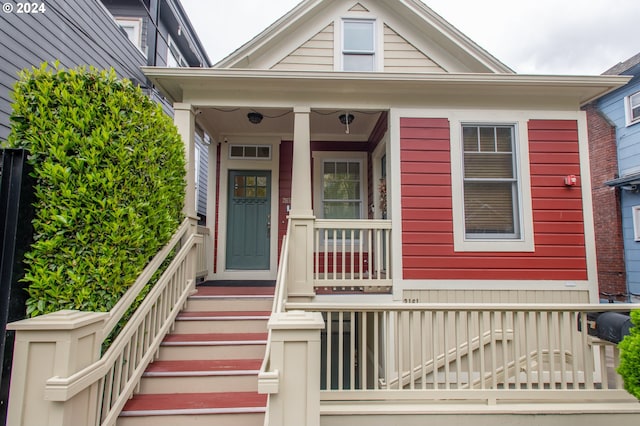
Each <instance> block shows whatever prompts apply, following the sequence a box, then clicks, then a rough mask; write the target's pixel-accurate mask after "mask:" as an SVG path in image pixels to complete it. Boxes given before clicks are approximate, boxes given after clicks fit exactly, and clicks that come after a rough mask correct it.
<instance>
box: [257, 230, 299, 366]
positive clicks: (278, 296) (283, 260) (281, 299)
mask: <svg viewBox="0 0 640 426" xmlns="http://www.w3.org/2000/svg"><path fill="white" fill-rule="evenodd" d="M290 232H291V220H289V221H288V224H287V232H286V233H285V235H284V237H283V239H282V248H281V249H280V261H279V262H278V273H277V275H276V287H275V291H274V295H273V304H272V306H271V315H272V316H273V315H274V314H279V313H281V312H283V310H284V307H285V303H286V298H287V282H286V280H287V269H288V265H289V233H290ZM270 354H271V330H269V334H268V337H267V346H266V348H265V352H264V359H263V360H262V365H261V366H260V372H259V373H258V377H259V378H261V379H274V378H277V375H278V372H277V371H276V372H269V371H268V368H269V360H270Z"/></svg>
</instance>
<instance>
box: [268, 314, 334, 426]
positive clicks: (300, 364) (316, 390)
mask: <svg viewBox="0 0 640 426" xmlns="http://www.w3.org/2000/svg"><path fill="white" fill-rule="evenodd" d="M323 328H324V321H323V320H322V315H321V314H320V313H319V312H303V311H291V312H283V313H280V314H276V315H273V316H272V317H271V319H270V320H269V329H270V330H271V352H270V362H269V365H270V370H271V371H272V372H277V380H276V384H275V385H274V383H273V380H271V381H270V383H269V384H267V386H265V387H264V389H261V392H262V393H269V394H270V395H269V410H268V413H267V416H268V417H267V422H265V424H267V425H269V426H319V425H320V330H322V329H323Z"/></svg>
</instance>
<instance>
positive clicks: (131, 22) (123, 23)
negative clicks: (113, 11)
mask: <svg viewBox="0 0 640 426" xmlns="http://www.w3.org/2000/svg"><path fill="white" fill-rule="evenodd" d="M115 20H116V22H117V23H118V25H120V28H121V29H122V31H124V33H125V34H126V35H127V38H128V39H129V40H130V41H131V43H133V44H134V45H135V46H136V47H137V48H138V50H140V51H141V52H142V19H141V18H125V17H117V18H115Z"/></svg>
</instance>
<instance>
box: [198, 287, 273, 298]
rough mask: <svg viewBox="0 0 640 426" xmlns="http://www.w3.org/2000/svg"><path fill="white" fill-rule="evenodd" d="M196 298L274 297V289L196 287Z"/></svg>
mask: <svg viewBox="0 0 640 426" xmlns="http://www.w3.org/2000/svg"><path fill="white" fill-rule="evenodd" d="M196 290H197V293H196V296H273V293H274V291H275V290H274V287H205V286H202V287H196Z"/></svg>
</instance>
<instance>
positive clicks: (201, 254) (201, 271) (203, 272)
mask: <svg viewBox="0 0 640 426" xmlns="http://www.w3.org/2000/svg"><path fill="white" fill-rule="evenodd" d="M209 233H210V231H209V228H207V227H205V226H198V235H202V236H203V243H202V244H198V255H197V257H198V266H197V267H196V278H205V277H206V276H207V275H208V274H209V263H208V262H207V260H208V258H209V256H210V255H211V253H212V252H213V250H211V239H210V238H209Z"/></svg>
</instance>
